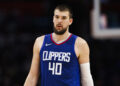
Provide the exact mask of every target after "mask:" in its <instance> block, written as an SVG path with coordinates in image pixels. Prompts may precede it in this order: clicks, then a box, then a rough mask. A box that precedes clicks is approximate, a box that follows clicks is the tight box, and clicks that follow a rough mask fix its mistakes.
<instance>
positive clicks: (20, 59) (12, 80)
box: [0, 0, 120, 86]
mask: <svg viewBox="0 0 120 86" xmlns="http://www.w3.org/2000/svg"><path fill="white" fill-rule="evenodd" d="M68 2H69V4H70V5H71V6H72V8H73V12H74V16H73V17H74V23H73V25H72V26H71V27H70V32H72V33H73V34H76V35H79V36H81V37H83V38H84V39H85V40H86V41H87V42H88V44H89V46H90V61H91V73H92V75H93V79H94V83H95V86H120V83H119V82H120V53H119V51H120V40H119V39H117V40H116V39H115V40H102V39H101V40H97V39H93V38H92V37H91V33H90V29H91V28H90V15H89V14H90V9H89V7H90V5H92V2H88V0H74V1H73V0H70V1H68V0H66V3H68ZM57 4H59V3H57V0H51V1H48V0H45V1H41V2H34V3H33V2H29V3H27V2H26V3H23V2H22V3H18V2H16V3H5V2H2V3H0V86H23V83H24V81H25V79H26V76H27V74H28V72H29V68H30V65H31V60H32V53H33V50H32V49H33V44H34V41H35V39H36V37H38V36H41V35H43V34H48V33H51V32H52V31H53V30H52V15H53V9H54V7H55V6H56V5H57ZM39 83H40V82H39ZM39 83H38V85H39Z"/></svg>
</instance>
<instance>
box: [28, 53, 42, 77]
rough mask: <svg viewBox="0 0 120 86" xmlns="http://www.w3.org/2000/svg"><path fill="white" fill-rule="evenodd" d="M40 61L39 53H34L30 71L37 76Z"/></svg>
mask: <svg viewBox="0 0 120 86" xmlns="http://www.w3.org/2000/svg"><path fill="white" fill-rule="evenodd" d="M39 61H40V59H39V55H33V59H32V64H31V68H30V72H31V73H32V74H33V75H35V76H38V75H39V65H40V62H39Z"/></svg>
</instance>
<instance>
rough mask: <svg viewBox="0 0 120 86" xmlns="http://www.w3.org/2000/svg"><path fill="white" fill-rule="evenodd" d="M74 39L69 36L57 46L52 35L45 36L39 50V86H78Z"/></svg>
mask: <svg viewBox="0 0 120 86" xmlns="http://www.w3.org/2000/svg"><path fill="white" fill-rule="evenodd" d="M76 38H77V36H76V35H73V34H71V35H70V36H69V37H68V38H67V39H66V40H65V41H64V42H62V43H59V44H58V43H56V42H55V41H54V40H53V38H52V34H48V35H45V37H44V41H43V45H42V47H41V50H40V79H41V86H80V67H79V63H78V59H77V56H76V54H75V50H74V45H75V40H76Z"/></svg>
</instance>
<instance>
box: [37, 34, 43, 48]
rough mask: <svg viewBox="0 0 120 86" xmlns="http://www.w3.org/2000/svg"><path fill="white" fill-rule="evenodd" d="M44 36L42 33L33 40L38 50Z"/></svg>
mask: <svg viewBox="0 0 120 86" xmlns="http://www.w3.org/2000/svg"><path fill="white" fill-rule="evenodd" d="M44 37H45V36H44V35H43V36H40V37H37V38H36V40H35V45H36V46H37V48H38V49H39V50H40V49H41V46H42V44H43V40H44Z"/></svg>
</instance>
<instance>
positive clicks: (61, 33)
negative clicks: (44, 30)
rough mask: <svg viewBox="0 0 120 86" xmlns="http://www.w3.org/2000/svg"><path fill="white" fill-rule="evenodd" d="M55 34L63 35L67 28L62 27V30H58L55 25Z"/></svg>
mask: <svg viewBox="0 0 120 86" xmlns="http://www.w3.org/2000/svg"><path fill="white" fill-rule="evenodd" d="M53 30H54V32H55V34H57V35H63V34H64V33H65V32H66V31H67V28H63V29H62V30H60V31H58V30H57V29H56V28H55V27H54V28H53Z"/></svg>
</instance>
